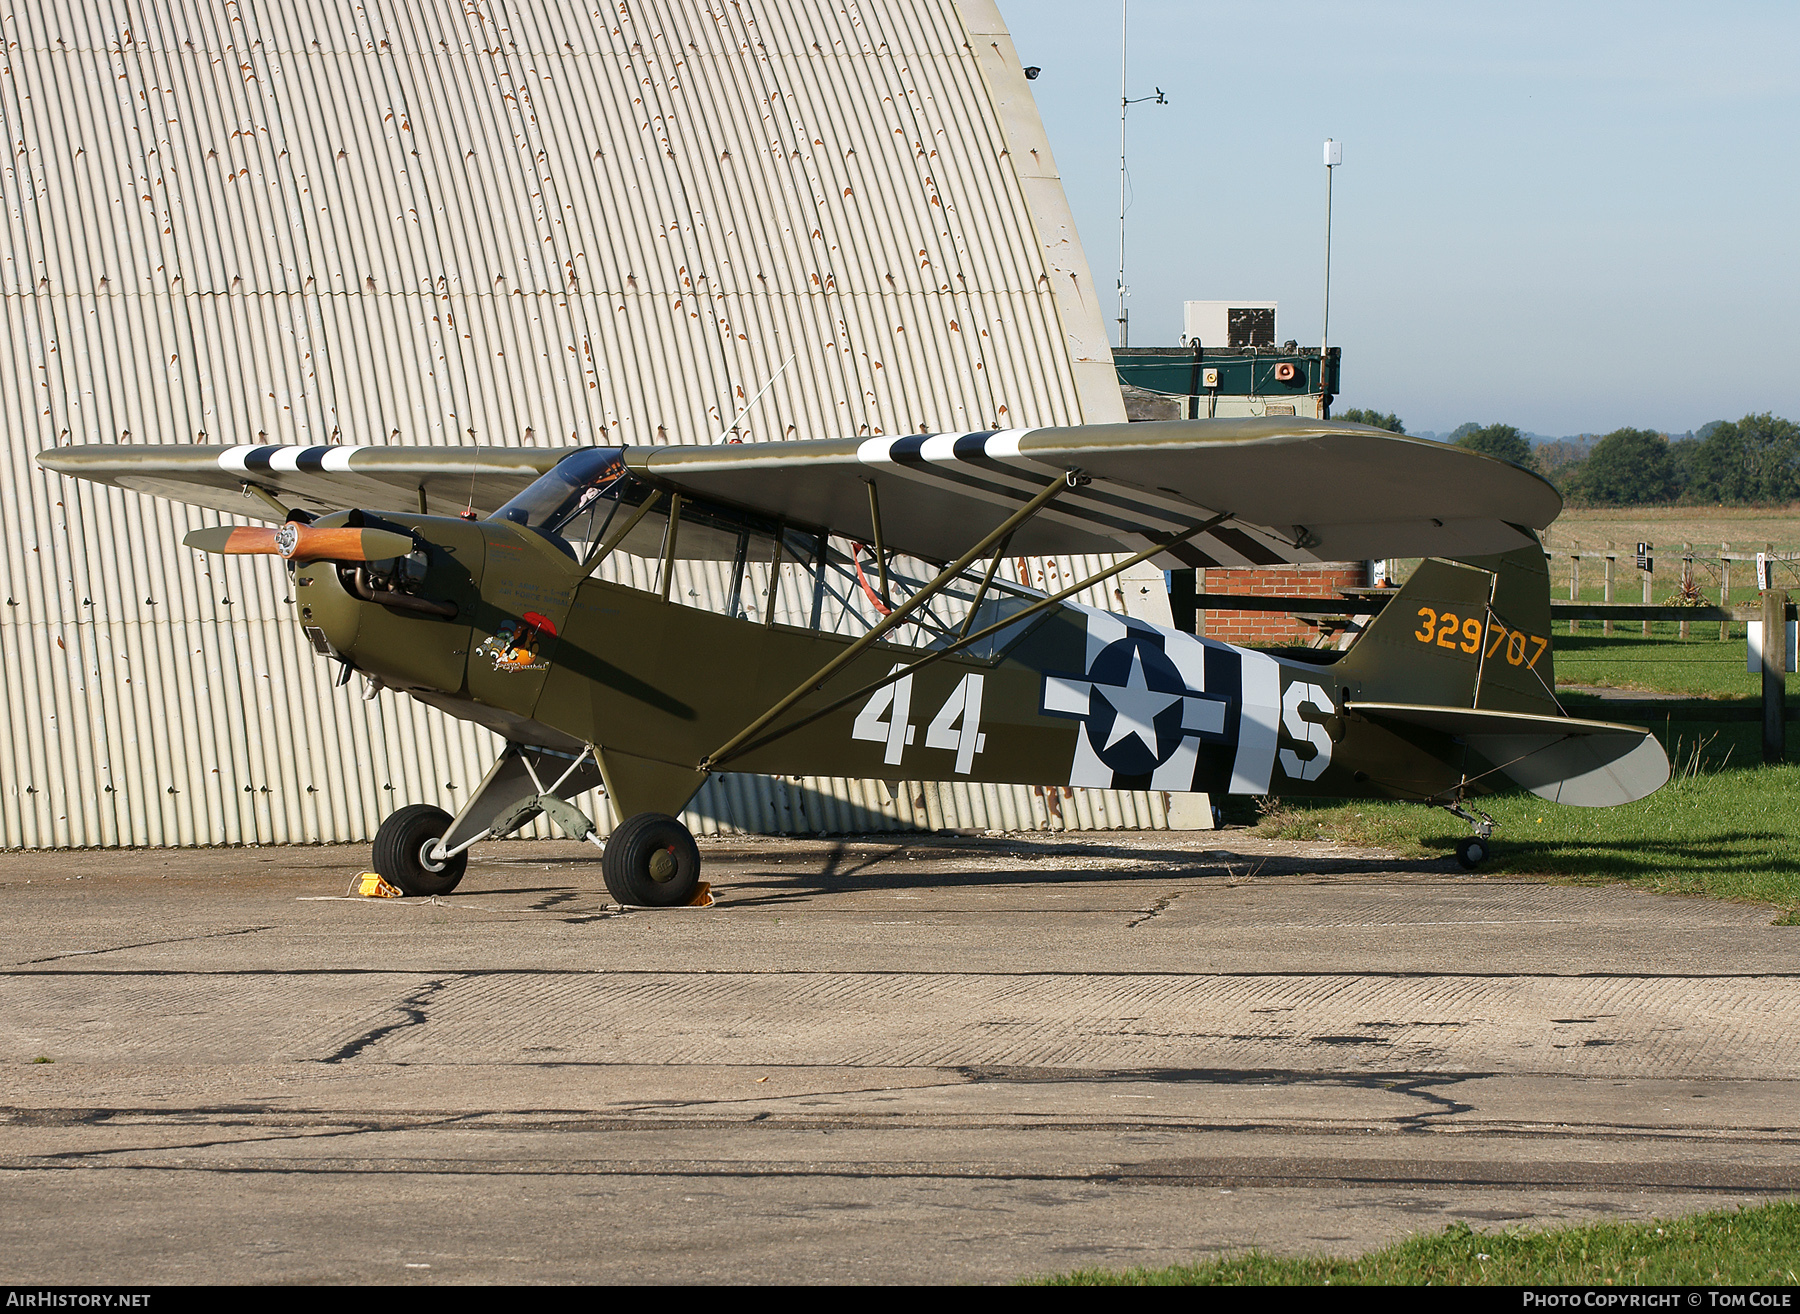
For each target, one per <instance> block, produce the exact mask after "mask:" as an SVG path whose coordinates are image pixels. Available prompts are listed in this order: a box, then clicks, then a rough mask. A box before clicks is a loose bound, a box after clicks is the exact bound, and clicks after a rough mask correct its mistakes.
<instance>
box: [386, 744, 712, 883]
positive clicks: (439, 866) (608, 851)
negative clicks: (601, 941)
mask: <svg viewBox="0 0 1800 1314" xmlns="http://www.w3.org/2000/svg"><path fill="white" fill-rule="evenodd" d="M546 782H548V783H546ZM601 784H602V779H601V774H600V768H599V763H598V761H597V760H596V755H595V753H594V750H593V749H592V748H591V747H589V748H586V749H584V750H583V751H582V752H579V753H566V752H561V751H559V750H553V749H547V748H539V747H528V746H524V745H519V744H510V745H508V746H507V749H506V751H505V752H504V753H502V754H501V756H500V760H499V761H498V762H496V763H495V764H494V768H493V770H491V771H489V772H488V774H487V778H486V779H485V780H483V781H482V782H481V786H480V788H479V789H477V790H476V791H475V797H474V798H472V799H470V800H469V801H468V803H466V804H465V805H464V806H463V810H462V812H461V813H460V814H459V815H457V816H456V817H451V816H450V814H449V813H447V812H445V811H444V810H443V809H442V808H434V807H432V806H431V805H430V804H427V803H415V804H413V805H412V806H411V807H404V808H401V809H400V810H399V811H398V812H396V813H394V814H393V816H391V817H389V818H388V819H387V820H386V821H384V822H382V823H381V829H380V830H379V831H377V832H376V834H375V853H374V862H375V870H376V871H377V872H379V873H380V874H381V876H382V877H383V879H385V880H386V881H387V882H388V883H389V884H391V885H394V886H397V887H398V888H399V889H400V890H401V892H402V893H405V894H410V895H434V894H448V893H450V891H451V890H454V889H455V888H456V887H457V885H458V883H459V882H461V880H462V878H463V872H464V871H465V870H466V869H467V867H468V863H469V858H468V852H469V847H470V845H472V844H475V843H476V842H478V841H480V840H484V839H498V838H500V837H501V836H503V835H510V834H511V833H512V832H514V831H515V830H518V829H519V828H520V827H521V826H524V825H527V824H528V823H530V822H531V820H532V819H533V818H535V817H537V816H538V815H540V814H542V815H545V816H548V817H549V818H550V819H551V820H552V821H554V822H555V823H556V824H557V825H558V826H559V827H560V828H561V829H562V831H563V833H564V834H566V835H567V836H568V837H569V838H570V839H576V840H586V841H588V842H589V843H591V844H593V845H594V846H595V847H597V848H599V849H600V850H601V857H600V874H601V875H602V876H603V877H604V878H605V880H606V890H607V893H608V894H610V895H612V897H613V898H614V899H616V900H617V901H618V902H620V903H622V904H628V905H632V906H636V907H640V908H673V907H678V906H680V905H682V904H686V903H691V902H692V901H693V899H694V896H695V894H696V893H697V892H698V890H699V887H700V850H699V849H698V848H697V847H696V846H695V844H694V837H693V835H692V834H691V833H690V832H689V831H688V828H687V827H686V826H684V825H682V824H681V822H680V821H678V820H677V819H676V818H674V817H672V816H669V815H668V814H666V813H662V812H640V813H638V814H637V815H635V816H632V817H628V818H627V819H626V820H625V821H624V822H623V823H621V824H620V825H619V827H618V828H617V829H615V830H614V831H613V833H612V835H611V836H610V837H609V838H608V839H607V840H606V841H605V842H604V843H603V842H602V841H601V839H600V834H599V832H598V831H597V830H596V829H595V827H594V823H593V822H592V821H591V820H590V819H589V818H588V816H587V814H586V813H584V812H582V811H581V809H580V808H578V807H576V806H575V805H574V804H573V803H571V802H569V799H570V798H572V797H574V796H575V795H577V794H579V793H582V792H583V791H585V790H589V789H593V788H595V787H596V786H599V785H601Z"/></svg>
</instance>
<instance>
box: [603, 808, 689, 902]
mask: <svg viewBox="0 0 1800 1314" xmlns="http://www.w3.org/2000/svg"><path fill="white" fill-rule="evenodd" d="M600 872H601V874H602V875H603V876H605V877H606V891H607V893H608V894H610V895H612V897H613V898H614V899H616V900H618V901H619V902H620V903H623V904H635V905H637V906H639V907H644V908H672V907H675V906H677V905H679V904H684V903H686V902H688V900H690V899H692V898H693V897H694V891H695V889H696V888H697V887H698V886H699V884H700V850H699V849H697V848H696V847H694V837H693V836H692V835H690V834H689V833H688V828H687V827H686V826H684V825H682V824H681V823H680V822H679V821H677V820H676V819H675V818H674V817H670V816H665V815H664V814H663V813H661V812H640V813H638V814H637V815H636V816H635V817H628V818H626V819H625V820H624V821H623V822H621V823H620V824H619V827H618V829H617V830H615V831H613V833H612V834H611V835H609V836H608V837H607V840H606V850H605V852H603V853H602V854H601V855H600Z"/></svg>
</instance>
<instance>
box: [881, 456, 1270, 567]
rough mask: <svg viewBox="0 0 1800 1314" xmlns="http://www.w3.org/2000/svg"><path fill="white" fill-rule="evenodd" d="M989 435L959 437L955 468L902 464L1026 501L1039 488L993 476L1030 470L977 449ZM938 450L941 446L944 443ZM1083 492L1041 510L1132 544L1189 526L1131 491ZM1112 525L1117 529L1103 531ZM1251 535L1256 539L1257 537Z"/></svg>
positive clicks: (1184, 556)
mask: <svg viewBox="0 0 1800 1314" xmlns="http://www.w3.org/2000/svg"><path fill="white" fill-rule="evenodd" d="M985 437H986V435H982V434H964V435H962V436H961V437H960V438H958V439H956V441H955V443H954V444H952V446H953V447H954V448H955V450H956V451H957V453H958V457H959V460H958V463H957V465H956V467H954V468H950V469H946V468H944V467H942V466H935V465H929V464H927V463H926V462H924V461H921V460H919V459H918V458H917V457H912V458H910V459H905V460H904V461H903V464H904V465H906V466H907V468H909V469H911V470H916V471H918V472H919V473H920V474H922V475H925V476H927V477H931V478H935V479H937V480H939V481H942V482H944V483H952V484H956V485H959V486H961V487H963V488H969V489H979V490H980V491H982V492H986V493H992V494H997V495H999V496H1001V497H1004V498H1006V499H1008V500H1010V501H1013V502H1015V503H1023V502H1024V501H1026V500H1027V499H1028V498H1029V496H1030V495H1031V493H1032V492H1034V491H1035V489H1033V488H1030V487H1027V488H1017V487H1015V486H1014V485H1013V484H1012V483H1010V482H1008V483H997V482H995V480H994V477H995V476H997V477H1001V478H1006V479H1008V480H1011V479H1022V480H1029V479H1030V478H1031V476H1030V475H1029V474H1027V473H1025V472H1024V471H1015V470H1013V469H1011V468H1008V467H1005V466H1001V465H999V464H998V463H997V462H995V461H994V460H993V459H992V458H991V457H990V456H989V455H988V448H989V444H988V443H986V442H984V443H983V444H982V446H981V448H980V449H979V450H976V448H975V442H974V441H973V440H978V439H983V438H985ZM908 446H909V447H910V446H916V447H918V448H919V449H920V450H921V453H922V454H923V453H928V452H929V451H930V450H931V447H930V445H929V444H927V443H920V444H908ZM939 450H942V449H941V448H940V449H939ZM1042 468H1043V470H1044V472H1045V473H1046V474H1047V473H1050V468H1049V467H1048V466H1045V467H1042ZM977 470H980V471H983V472H986V473H988V474H989V475H990V477H989V478H982V477H980V476H978V475H976V474H975V473H974V472H975V471H977ZM1079 498H1080V500H1077V501H1063V502H1058V503H1055V504H1053V505H1052V506H1049V507H1046V508H1045V509H1044V510H1043V511H1041V512H1040V513H1039V514H1040V515H1042V516H1043V517H1044V518H1045V519H1047V520H1056V521H1058V522H1060V523H1063V524H1071V525H1073V526H1074V527H1076V528H1080V529H1090V530H1091V529H1092V528H1093V527H1094V526H1101V527H1103V528H1102V532H1101V537H1104V538H1108V539H1111V540H1113V542H1115V543H1117V542H1118V541H1119V539H1120V538H1121V537H1125V538H1128V539H1130V540H1132V543H1131V545H1132V546H1136V547H1139V548H1144V547H1150V546H1151V545H1152V541H1151V539H1149V538H1148V537H1147V536H1145V534H1144V530H1145V529H1146V528H1151V529H1157V528H1160V529H1164V530H1167V531H1169V532H1175V531H1178V530H1181V529H1185V528H1186V527H1187V523H1186V522H1185V521H1183V520H1181V519H1179V518H1177V517H1175V516H1167V515H1165V514H1164V513H1161V512H1152V511H1149V510H1147V509H1146V508H1145V506H1144V505H1143V503H1141V502H1138V501H1136V500H1134V499H1133V498H1132V497H1131V495H1129V494H1120V493H1116V492H1112V491H1110V490H1106V489H1098V488H1095V487H1093V486H1089V487H1087V488H1084V489H1082V490H1081V492H1080V494H1079ZM1195 509H1198V508H1195ZM1114 511H1116V512H1122V513H1124V517H1129V518H1123V517H1121V515H1119V514H1113V513H1110V512H1114ZM1145 521H1148V522H1150V523H1149V525H1148V526H1146V524H1145V523H1144V522H1145ZM1108 530H1110V531H1113V532H1105V531H1108ZM1210 537H1212V535H1211V534H1208V535H1202V536H1201V538H1202V540H1204V539H1205V538H1210ZM1196 541H1200V540H1196ZM1214 541H1215V542H1216V541H1217V540H1216V539H1215V540H1214ZM1252 541H1253V542H1254V541H1255V540H1252ZM1220 546H1221V547H1222V548H1223V547H1224V546H1225V545H1223V544H1220ZM1166 550H1167V551H1168V553H1169V555H1170V556H1172V557H1174V558H1175V559H1176V560H1178V561H1181V562H1182V563H1183V564H1185V565H1190V566H1196V567H1200V566H1204V567H1208V568H1210V567H1215V566H1224V565H1226V564H1227V563H1226V562H1223V561H1219V560H1216V559H1215V558H1213V557H1212V556H1209V555H1208V554H1207V553H1206V552H1204V551H1202V550H1200V549H1199V548H1198V547H1195V546H1190V545H1189V544H1177V545H1176V547H1175V548H1174V549H1166ZM1263 550H1264V551H1265V552H1266V551H1267V549H1266V548H1265V549H1263ZM1232 555H1237V556H1238V557H1239V560H1240V561H1241V562H1242V563H1243V564H1244V565H1252V564H1258V563H1256V562H1255V560H1254V558H1252V557H1250V556H1248V555H1246V554H1232Z"/></svg>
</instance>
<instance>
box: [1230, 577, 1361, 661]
mask: <svg viewBox="0 0 1800 1314" xmlns="http://www.w3.org/2000/svg"><path fill="white" fill-rule="evenodd" d="M1201 575H1202V579H1201V581H1200V585H1199V587H1200V591H1201V592H1203V593H1255V594H1261V595H1264V596H1268V597H1282V598H1334V599H1335V598H1338V597H1339V596H1340V595H1339V593H1338V590H1339V589H1359V588H1366V587H1368V584H1369V575H1368V568H1367V566H1366V565H1365V564H1364V563H1363V562H1360V561H1324V562H1320V563H1319V564H1317V565H1298V566H1269V567H1266V568H1264V569H1261V570H1220V569H1217V568H1214V569H1211V570H1206V571H1202V572H1201ZM1320 610H1321V611H1325V610H1329V609H1328V608H1324V607H1321V608H1320ZM1200 623H1201V632H1202V633H1203V634H1205V635H1206V637H1207V638H1209V639H1220V640H1222V641H1224V642H1225V643H1246V644H1270V643H1311V642H1312V641H1313V640H1314V639H1315V638H1317V637H1318V633H1319V632H1318V631H1317V630H1316V629H1314V628H1313V627H1312V626H1310V625H1302V624H1301V623H1300V622H1299V621H1296V620H1295V619H1294V618H1293V617H1292V616H1287V615H1284V614H1283V613H1281V612H1278V611H1205V612H1201V613H1200Z"/></svg>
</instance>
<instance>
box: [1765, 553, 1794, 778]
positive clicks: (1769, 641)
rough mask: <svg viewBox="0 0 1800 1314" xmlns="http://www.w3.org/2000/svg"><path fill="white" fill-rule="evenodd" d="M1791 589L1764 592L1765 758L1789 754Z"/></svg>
mask: <svg viewBox="0 0 1800 1314" xmlns="http://www.w3.org/2000/svg"><path fill="white" fill-rule="evenodd" d="M1787 600H1788V595H1787V590H1786V589H1770V590H1769V591H1768V592H1766V593H1764V594H1763V595H1762V640H1763V641H1762V696H1763V707H1762V711H1763V736H1762V738H1763V761H1764V762H1780V761H1782V760H1784V759H1785V758H1786V757H1787Z"/></svg>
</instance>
